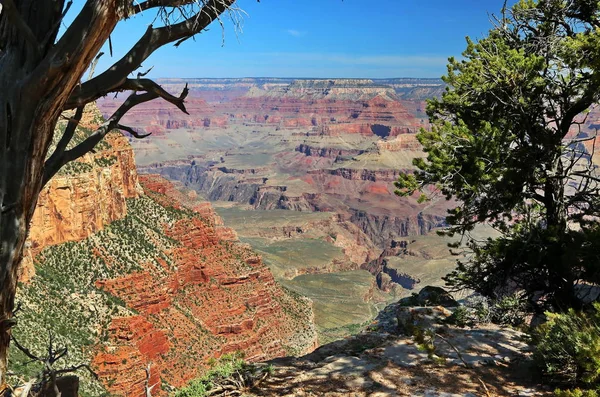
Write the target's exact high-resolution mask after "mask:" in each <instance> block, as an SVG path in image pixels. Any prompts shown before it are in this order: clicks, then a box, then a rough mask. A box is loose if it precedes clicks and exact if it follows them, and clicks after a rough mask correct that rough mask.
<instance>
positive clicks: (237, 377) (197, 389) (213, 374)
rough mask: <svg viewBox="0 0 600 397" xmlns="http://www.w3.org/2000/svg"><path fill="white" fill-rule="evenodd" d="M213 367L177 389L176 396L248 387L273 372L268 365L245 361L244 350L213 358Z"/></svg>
mask: <svg viewBox="0 0 600 397" xmlns="http://www.w3.org/2000/svg"><path fill="white" fill-rule="evenodd" d="M209 364H210V365H211V369H210V370H209V371H208V372H207V373H206V374H205V375H204V376H202V377H201V378H198V379H196V380H193V381H192V382H191V383H190V384H189V385H188V386H186V387H185V388H183V389H181V390H179V391H177V393H175V397H205V396H212V395H216V393H218V391H219V389H223V390H224V391H227V390H231V389H232V387H233V388H235V389H237V390H243V389H248V388H251V387H254V386H255V385H257V384H258V383H259V382H260V381H261V380H263V379H264V378H266V377H267V376H268V375H270V374H271V373H272V372H273V367H272V366H270V365H268V366H265V367H263V368H258V367H257V366H255V365H252V364H248V363H246V361H244V356H243V353H242V352H236V353H232V354H226V355H224V356H222V357H221V358H219V359H218V360H215V359H212V360H211V361H210V362H209Z"/></svg>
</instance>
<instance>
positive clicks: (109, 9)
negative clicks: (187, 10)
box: [0, 0, 120, 390]
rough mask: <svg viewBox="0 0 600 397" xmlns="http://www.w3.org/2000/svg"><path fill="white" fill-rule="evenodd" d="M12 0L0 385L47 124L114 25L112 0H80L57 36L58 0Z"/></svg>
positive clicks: (1, 107)
mask: <svg viewBox="0 0 600 397" xmlns="http://www.w3.org/2000/svg"><path fill="white" fill-rule="evenodd" d="M14 4H15V5H16V6H15V7H16V8H15V9H10V6H9V5H7V6H5V7H4V9H3V11H2V13H0V387H4V386H5V385H6V371H7V362H8V348H9V344H10V332H11V328H12V327H13V326H14V324H15V321H14V319H13V310H14V304H15V293H16V287H17V281H18V275H19V270H20V269H19V267H20V264H21V258H22V255H23V247H24V244H25V240H26V239H27V234H28V231H29V222H30V221H31V218H32V216H33V212H34V210H35V206H36V204H37V199H38V195H39V192H40V190H41V188H42V181H43V174H44V162H45V160H46V157H47V152H48V148H49V146H50V143H51V141H52V138H53V135H54V128H55V126H56V122H57V120H58V118H59V116H60V114H61V112H62V109H63V106H64V104H65V103H66V101H67V100H68V98H69V96H70V95H71V93H72V92H73V89H74V87H75V86H76V85H77V84H78V83H79V82H80V80H81V77H82V75H83V73H84V72H85V70H86V69H87V67H88V66H89V65H90V63H91V61H92V59H93V58H94V56H95V55H96V54H97V53H98V51H99V50H100V48H101V46H102V44H103V43H104V42H105V41H106V39H107V38H108V36H109V35H110V33H111V32H112V31H113V29H114V27H115V26H116V24H117V22H118V20H119V16H118V13H117V12H116V10H117V6H118V4H120V2H118V1H114V0H113V1H104V0H103V1H96V2H95V1H87V2H86V4H85V5H84V7H83V9H82V11H81V12H80V13H79V15H78V16H77V18H76V19H75V20H74V21H73V23H72V24H71V26H70V27H69V29H68V30H67V31H66V32H65V33H64V35H63V37H62V38H61V39H60V40H59V41H58V42H56V36H57V33H58V27H59V26H60V20H61V18H62V17H61V14H62V10H63V6H64V0H44V1H42V0H15V1H14ZM11 13H12V14H11ZM11 15H12V16H11ZM0 390H2V389H0Z"/></svg>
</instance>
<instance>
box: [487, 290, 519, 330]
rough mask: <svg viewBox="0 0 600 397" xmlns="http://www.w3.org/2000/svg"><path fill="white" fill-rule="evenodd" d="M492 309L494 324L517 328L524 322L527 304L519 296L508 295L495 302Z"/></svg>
mask: <svg viewBox="0 0 600 397" xmlns="http://www.w3.org/2000/svg"><path fill="white" fill-rule="evenodd" d="M490 309H491V310H490V316H491V320H492V322H493V323H495V324H504V325H512V326H517V325H521V324H523V322H524V319H525V315H526V313H527V310H526V309H527V303H526V302H525V301H524V300H523V299H522V298H521V297H519V296H518V295H508V296H505V297H503V298H501V299H499V300H497V301H496V302H494V303H493V304H492V305H491V308H490Z"/></svg>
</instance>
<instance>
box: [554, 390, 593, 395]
mask: <svg viewBox="0 0 600 397" xmlns="http://www.w3.org/2000/svg"><path fill="white" fill-rule="evenodd" d="M554 395H555V396H556V397H598V392H597V391H595V390H581V389H572V390H560V389H556V390H555V391H554Z"/></svg>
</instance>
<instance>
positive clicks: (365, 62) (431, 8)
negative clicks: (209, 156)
mask: <svg viewBox="0 0 600 397" xmlns="http://www.w3.org/2000/svg"><path fill="white" fill-rule="evenodd" d="M237 4H238V6H239V7H240V8H242V9H243V10H244V11H245V13H247V15H245V16H244V17H243V30H242V31H241V32H237V33H236V31H235V29H234V27H233V25H232V24H231V23H227V24H226V25H225V29H224V31H223V30H222V29H221V27H219V26H218V25H216V24H214V25H213V26H211V28H210V29H209V31H207V32H204V33H202V34H200V35H198V36H197V37H196V39H195V41H192V40H188V41H187V42H186V43H184V44H182V45H181V46H180V47H179V48H177V49H176V48H174V47H172V46H169V47H168V48H163V49H161V50H159V51H157V52H155V53H154V55H153V56H152V57H151V58H150V59H149V60H148V61H146V63H145V64H144V65H143V66H144V68H148V67H150V66H154V69H153V70H152V73H151V76H152V77H365V78H385V77H439V76H441V75H442V74H444V73H445V70H446V69H445V65H446V61H447V58H448V57H449V56H459V55H460V53H461V52H462V51H463V50H464V48H465V45H466V44H465V36H471V37H473V38H478V37H482V36H483V35H484V34H485V33H486V32H487V31H488V29H489V27H490V22H489V13H498V12H499V11H500V9H501V7H502V4H503V1H502V0H428V1H417V0H379V1H373V0H343V1H342V0H261V1H260V3H258V2H257V1H256V0H238V3H237ZM152 17H153V15H152V13H151V12H147V13H146V15H142V16H141V17H136V18H134V19H132V20H128V21H124V22H122V23H121V25H120V26H119V27H118V28H117V30H116V31H115V32H114V34H113V36H112V41H113V48H114V58H113V59H112V60H111V59H110V58H109V56H108V54H106V55H105V56H104V58H103V59H102V61H101V62H100V63H99V66H98V69H97V71H100V70H101V69H102V68H103V67H108V66H109V65H110V63H112V62H111V61H114V60H116V59H118V57H120V56H121V55H122V54H123V53H124V52H125V51H126V50H127V49H128V48H129V47H130V46H131V45H132V44H133V43H134V42H135V40H137V38H139V37H140V36H141V34H142V33H143V31H144V29H145V28H146V26H147V25H148V24H149V23H151V22H152ZM223 34H224V40H225V42H224V44H223V40H222V36H223Z"/></svg>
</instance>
